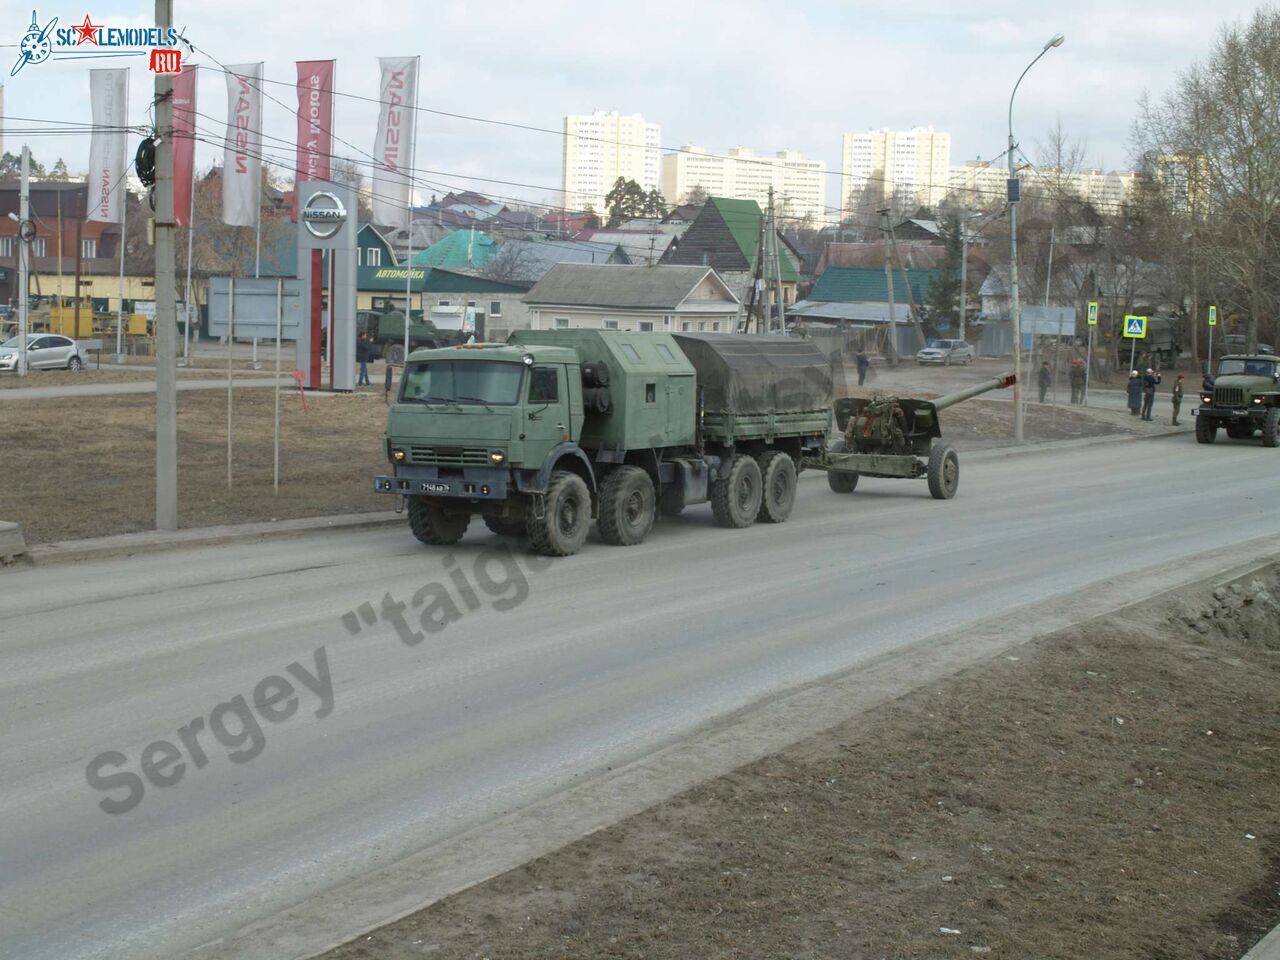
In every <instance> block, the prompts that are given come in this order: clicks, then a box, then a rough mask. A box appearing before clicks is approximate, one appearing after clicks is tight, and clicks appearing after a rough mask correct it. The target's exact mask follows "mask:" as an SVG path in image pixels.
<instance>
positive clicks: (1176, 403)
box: [1171, 374, 1183, 427]
mask: <svg viewBox="0 0 1280 960" xmlns="http://www.w3.org/2000/svg"><path fill="white" fill-rule="evenodd" d="M1182 380H1183V375H1182V374H1178V379H1177V380H1175V381H1174V382H1173V392H1172V396H1171V399H1172V400H1173V425H1174V426H1175V427H1176V426H1177V425H1178V411H1179V410H1181V409H1182Z"/></svg>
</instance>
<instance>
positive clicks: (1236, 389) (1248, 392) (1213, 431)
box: [1191, 354, 1280, 447]
mask: <svg viewBox="0 0 1280 960" xmlns="http://www.w3.org/2000/svg"><path fill="white" fill-rule="evenodd" d="M1191 412H1192V414H1193V415H1194V416H1195V418H1196V440H1198V441H1199V442H1200V443H1213V441H1214V440H1216V439H1217V437H1218V428H1219V427H1223V428H1225V429H1226V431H1227V436H1228V437H1230V438H1231V439H1233V440H1247V439H1249V438H1250V437H1252V436H1253V435H1254V434H1255V433H1257V432H1259V431H1261V433H1262V445H1263V446H1264V447H1275V446H1280V356H1274V355H1269V354H1231V355H1228V356H1225V357H1223V358H1222V359H1221V360H1219V361H1218V373H1217V376H1215V377H1214V379H1213V390H1212V391H1208V390H1205V391H1203V392H1202V393H1201V394H1200V406H1199V407H1197V408H1196V409H1194V410H1193V411H1191Z"/></svg>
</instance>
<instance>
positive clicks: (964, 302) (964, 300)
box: [960, 216, 977, 353]
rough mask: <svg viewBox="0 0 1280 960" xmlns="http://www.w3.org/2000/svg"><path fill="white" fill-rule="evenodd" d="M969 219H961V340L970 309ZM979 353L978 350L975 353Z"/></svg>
mask: <svg viewBox="0 0 1280 960" xmlns="http://www.w3.org/2000/svg"><path fill="white" fill-rule="evenodd" d="M968 279H969V218H968V217H963V216H962V217H961V218H960V339H961V340H963V339H964V319H965V311H966V310H967V309H968V308H969V298H968V287H967V284H968ZM974 352H975V353H976V352H977V351H976V350H975V351H974Z"/></svg>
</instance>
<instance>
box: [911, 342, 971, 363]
mask: <svg viewBox="0 0 1280 960" xmlns="http://www.w3.org/2000/svg"><path fill="white" fill-rule="evenodd" d="M975 353H976V351H975V350H974V349H973V344H971V343H966V342H965V341H964V340H935V341H934V342H933V344H932V345H931V346H928V347H925V348H924V349H923V350H921V351H920V352H919V353H917V354H916V363H918V364H920V365H921V366H923V365H924V364H926V363H940V364H942V365H943V366H950V365H951V364H953V363H973V357H974V354H975Z"/></svg>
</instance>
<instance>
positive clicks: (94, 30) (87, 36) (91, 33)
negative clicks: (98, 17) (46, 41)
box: [71, 13, 102, 47]
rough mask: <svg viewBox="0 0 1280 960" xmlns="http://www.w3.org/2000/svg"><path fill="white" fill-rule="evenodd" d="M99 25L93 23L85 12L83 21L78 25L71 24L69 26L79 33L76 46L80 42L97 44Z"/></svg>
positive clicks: (100, 25)
mask: <svg viewBox="0 0 1280 960" xmlns="http://www.w3.org/2000/svg"><path fill="white" fill-rule="evenodd" d="M101 27H102V24H100V23H98V24H95V23H93V22H92V21H91V20H90V19H89V15H88V14H87V13H86V14H85V15H84V23H82V24H80V25H79V26H73V27H72V28H71V29H72V30H74V31H75V32H76V33H78V34H79V35H80V37H79V39H77V40H76V46H77V47H78V46H80V44H82V43H85V42H88V43H92V44H93V45H94V46H97V45H98V30H99V29H100V28H101Z"/></svg>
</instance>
